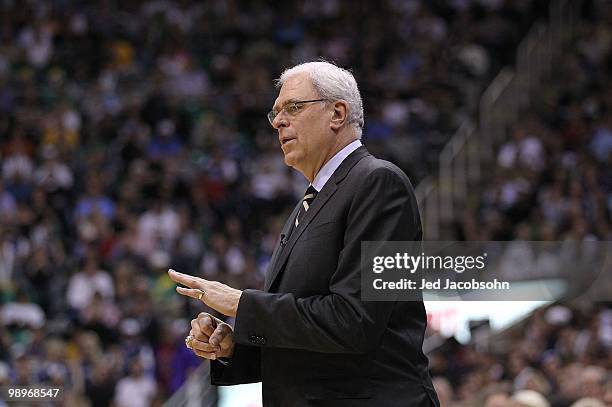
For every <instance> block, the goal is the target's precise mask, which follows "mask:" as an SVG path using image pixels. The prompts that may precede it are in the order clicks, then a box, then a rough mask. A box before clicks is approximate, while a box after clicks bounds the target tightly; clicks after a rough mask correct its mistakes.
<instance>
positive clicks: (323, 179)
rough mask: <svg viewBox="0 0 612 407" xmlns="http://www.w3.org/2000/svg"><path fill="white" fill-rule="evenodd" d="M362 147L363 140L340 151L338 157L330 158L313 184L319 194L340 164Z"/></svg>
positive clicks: (354, 142) (356, 141)
mask: <svg viewBox="0 0 612 407" xmlns="http://www.w3.org/2000/svg"><path fill="white" fill-rule="evenodd" d="M361 145H362V144H361V140H355V141H353V142H352V143H350V144H349V145H347V146H346V147H344V148H343V149H342V150H340V151H338V152H337V153H336V155H334V156H333V157H332V158H330V159H329V161H327V162H326V163H325V165H323V167H321V169H320V170H319V172H318V173H317V176H316V177H315V179H314V181H312V184H311V185H312V186H313V187H314V188H315V189H316V190H317V192H321V190H322V189H323V187H324V186H325V184H326V183H327V181H328V180H329V179H330V178H331V176H332V175H333V174H334V172H335V171H336V169H338V167H339V166H340V164H342V161H344V159H345V158H346V157H348V156H349V155H350V154H351V153H352V152H353V151H355V150H357V149H358V148H359V147H361Z"/></svg>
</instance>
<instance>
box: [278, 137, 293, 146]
mask: <svg viewBox="0 0 612 407" xmlns="http://www.w3.org/2000/svg"><path fill="white" fill-rule="evenodd" d="M291 140H295V138H291V137H287V138H283V139H281V146H284V145H285V144H287V143H288V142H290V141H291Z"/></svg>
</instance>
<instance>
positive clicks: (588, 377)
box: [429, 301, 612, 407]
mask: <svg viewBox="0 0 612 407" xmlns="http://www.w3.org/2000/svg"><path fill="white" fill-rule="evenodd" d="M478 329H483V327H480V328H478ZM473 333H474V334H475V335H473V336H478V334H477V333H476V332H475V331H473ZM611 348H612V309H611V308H609V307H606V306H605V304H598V305H595V304H593V303H591V302H589V301H584V302H576V303H572V305H552V306H549V307H545V308H540V309H538V310H536V311H535V312H534V313H533V314H532V315H530V316H529V317H528V318H527V320H525V321H523V322H521V323H520V324H519V325H517V326H514V327H513V328H512V329H510V330H509V331H507V332H503V333H502V334H497V335H494V336H492V337H490V338H489V339H488V340H487V341H483V342H482V343H479V342H478V341H473V342H472V343H470V344H468V345H462V344H460V343H458V342H456V341H455V340H454V339H449V340H447V341H446V343H444V344H443V345H442V346H441V347H440V348H439V349H438V350H436V351H435V352H434V353H432V354H431V355H430V356H429V357H430V364H431V373H432V375H433V377H434V386H435V387H436V390H437V392H438V396H439V398H440V401H441V403H442V406H455V407H476V406H484V407H568V406H572V407H606V406H610V405H612V376H611V375H610V371H611V369H612V352H610V349H611Z"/></svg>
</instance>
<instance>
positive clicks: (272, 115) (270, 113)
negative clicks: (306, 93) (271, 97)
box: [267, 99, 329, 126]
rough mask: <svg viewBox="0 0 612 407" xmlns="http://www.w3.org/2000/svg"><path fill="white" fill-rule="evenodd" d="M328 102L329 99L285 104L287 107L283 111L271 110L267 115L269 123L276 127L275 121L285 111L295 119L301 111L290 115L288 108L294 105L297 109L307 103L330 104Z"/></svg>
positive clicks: (296, 101)
mask: <svg viewBox="0 0 612 407" xmlns="http://www.w3.org/2000/svg"><path fill="white" fill-rule="evenodd" d="M328 101H329V99H312V100H295V101H293V102H289V103H286V104H285V105H284V106H283V107H282V108H281V109H280V110H279V111H278V112H276V113H275V112H274V109H272V110H270V111H269V112H268V114H267V117H268V121H269V122H270V124H271V125H272V126H274V119H276V116H278V115H279V114H281V112H283V111H285V112H287V114H288V115H289V116H291V117H294V116H295V115H297V114H298V113H299V110H298V111H296V112H295V113H293V114H292V113H289V112H288V111H287V108H288V107H289V106H292V105H293V106H296V107H297V106H301V105H303V104H305V103H314V102H328Z"/></svg>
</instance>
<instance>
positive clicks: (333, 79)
mask: <svg viewBox="0 0 612 407" xmlns="http://www.w3.org/2000/svg"><path fill="white" fill-rule="evenodd" d="M299 73H306V74H307V75H308V77H309V78H310V80H311V81H312V84H313V86H314V88H315V90H316V91H317V93H318V94H319V96H320V97H321V99H329V100H339V99H342V100H344V101H346V103H347V105H348V118H347V122H348V124H349V125H350V126H351V127H353V129H354V130H355V132H356V133H357V137H358V138H361V132H362V129H363V102H362V101H361V94H359V88H358V87H357V81H356V80H355V77H354V76H353V74H352V73H350V72H349V71H347V70H346V69H342V68H340V67H338V66H336V65H334V64H332V63H329V62H326V61H316V62H306V63H303V64H299V65H296V66H294V67H292V68H288V69H285V70H284V71H283V73H282V74H281V76H280V78H278V80H277V83H276V87H281V86H283V83H285V81H286V80H287V78H289V77H290V76H293V75H296V74H299Z"/></svg>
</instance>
